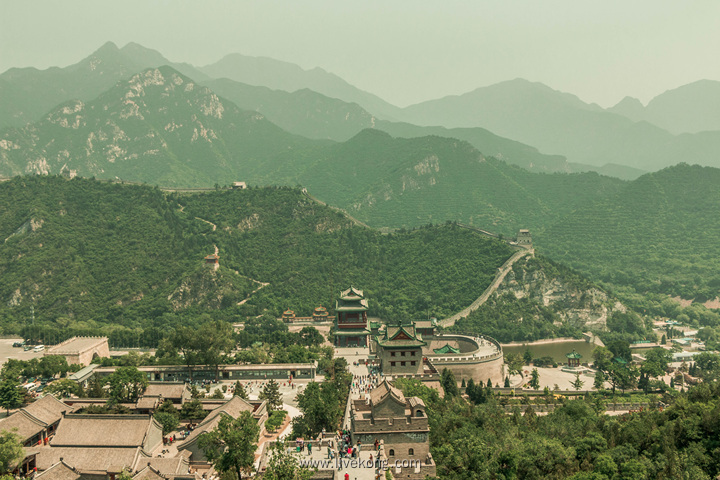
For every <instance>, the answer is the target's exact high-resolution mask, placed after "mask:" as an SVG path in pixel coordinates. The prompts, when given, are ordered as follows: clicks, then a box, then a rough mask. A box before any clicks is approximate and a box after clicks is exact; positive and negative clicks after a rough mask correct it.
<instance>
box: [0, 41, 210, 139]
mask: <svg viewBox="0 0 720 480" xmlns="http://www.w3.org/2000/svg"><path fill="white" fill-rule="evenodd" d="M162 65H171V66H173V67H175V68H176V69H178V70H179V71H181V72H183V73H184V74H186V75H189V76H191V77H192V78H193V79H195V80H198V81H200V80H203V79H205V76H204V75H203V74H202V73H200V71H198V70H196V69H194V68H192V67H191V66H189V65H187V64H174V63H172V62H170V61H169V60H167V59H166V58H164V57H163V56H162V55H160V54H159V53H158V52H155V51H153V50H149V49H146V48H144V47H142V46H140V45H138V44H135V43H129V44H127V45H126V46H125V47H123V48H122V49H119V48H118V47H117V46H116V45H115V44H114V43H112V42H107V43H106V44H105V45H103V46H101V47H100V48H99V49H98V50H96V51H95V52H93V53H91V54H90V55H89V56H87V57H86V58H84V59H82V60H80V61H79V62H78V63H75V64H73V65H68V66H67V67H62V68H60V67H51V68H48V69H46V70H38V69H36V68H32V67H28V68H11V69H9V70H7V71H6V72H4V73H2V74H1V75H0V93H2V95H0V130H1V129H3V128H5V127H22V126H24V125H25V124H26V123H30V122H34V121H37V120H40V119H41V118H42V116H43V115H45V114H46V113H47V112H49V111H50V110H51V109H53V108H55V107H56V106H58V105H59V104H61V103H64V102H67V101H69V100H81V101H84V102H87V101H90V100H92V99H94V98H95V97H97V96H98V95H100V94H101V93H103V92H105V91H106V90H108V89H110V88H112V87H113V86H114V85H115V84H116V83H117V82H119V81H122V80H127V79H128V78H130V77H131V76H132V75H134V74H136V73H138V72H140V71H142V70H145V69H147V68H149V67H160V66H162Z"/></svg>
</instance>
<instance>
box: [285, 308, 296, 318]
mask: <svg viewBox="0 0 720 480" xmlns="http://www.w3.org/2000/svg"><path fill="white" fill-rule="evenodd" d="M294 316H295V312H293V311H292V310H285V311H284V312H283V317H294Z"/></svg>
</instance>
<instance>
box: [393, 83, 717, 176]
mask: <svg viewBox="0 0 720 480" xmlns="http://www.w3.org/2000/svg"><path fill="white" fill-rule="evenodd" d="M689 115H692V113H690V114H689ZM401 119H402V120H404V121H406V122H410V123H414V124H420V125H443V126H445V127H483V128H487V129H488V130H490V131H492V132H494V133H496V134H498V135H501V136H503V137H507V138H512V139H515V140H518V141H520V142H523V143H527V144H529V145H533V146H535V147H537V148H539V149H540V150H541V151H542V152H545V153H550V154H559V155H564V156H566V157H567V159H568V161H569V162H571V163H581V164H589V165H596V166H602V165H605V164H608V163H614V164H619V165H624V166H629V167H634V168H638V169H641V170H646V171H654V170H658V169H660V168H663V167H666V166H669V165H674V164H676V163H678V162H679V161H683V160H690V159H692V162H694V163H699V164H703V165H710V166H720V159H719V158H718V156H717V155H716V153H715V152H717V151H720V133H719V132H712V133H705V134H697V135H689V134H686V135H680V136H675V135H672V134H671V133H669V132H667V131H666V130H663V129H662V128H660V127H658V126H655V125H653V124H650V123H648V122H645V121H641V122H634V121H632V120H630V119H629V118H627V117H625V116H623V115H619V114H617V113H612V112H610V111H605V110H603V109H602V108H600V107H599V106H597V105H595V104H587V103H584V102H583V101H581V100H580V99H579V98H577V97H575V96H574V95H570V94H567V93H562V92H558V91H556V90H553V89H551V88H550V87H547V86H546V85H543V84H541V83H534V82H528V81H526V80H522V79H516V80H512V81H507V82H501V83H498V84H495V85H491V86H489V87H483V88H478V89H476V90H474V91H472V92H469V93H466V94H464V95H459V96H449V97H445V98H441V99H437V100H431V101H427V102H423V103H420V104H417V105H412V106H409V107H406V108H405V109H403V113H402V115H401Z"/></svg>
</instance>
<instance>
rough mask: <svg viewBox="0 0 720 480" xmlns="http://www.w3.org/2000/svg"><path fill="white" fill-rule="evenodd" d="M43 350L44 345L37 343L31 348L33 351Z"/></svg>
mask: <svg viewBox="0 0 720 480" xmlns="http://www.w3.org/2000/svg"><path fill="white" fill-rule="evenodd" d="M43 350H45V345H37V346H35V348H33V352H42V351H43Z"/></svg>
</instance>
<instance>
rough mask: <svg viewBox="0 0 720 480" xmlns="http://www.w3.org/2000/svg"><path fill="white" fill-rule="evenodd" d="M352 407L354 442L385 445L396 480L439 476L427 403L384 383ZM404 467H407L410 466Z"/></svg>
mask: <svg viewBox="0 0 720 480" xmlns="http://www.w3.org/2000/svg"><path fill="white" fill-rule="evenodd" d="M368 397H369V398H368V399H367V400H355V401H353V403H352V406H351V412H350V413H351V415H350V419H351V431H352V436H353V442H354V443H356V442H358V441H360V442H362V444H363V445H373V444H374V443H375V442H376V441H377V442H383V443H384V448H385V455H386V456H387V460H388V463H389V465H390V466H392V471H393V474H394V478H404V479H422V478H425V477H426V475H429V476H431V477H432V476H435V462H434V461H433V458H432V455H431V454H430V441H429V438H428V434H429V433H430V427H429V425H428V418H427V413H426V412H425V403H423V401H422V400H421V399H420V398H418V397H410V398H406V397H405V395H403V393H402V392H401V391H400V390H398V389H397V388H395V387H394V386H393V385H392V384H390V383H389V382H388V381H387V380H385V381H383V382H382V383H381V384H380V385H378V387H377V388H375V389H374V390H373V391H372V392H370V394H369V395H368ZM403 465H407V466H406V467H405V466H403Z"/></svg>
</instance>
